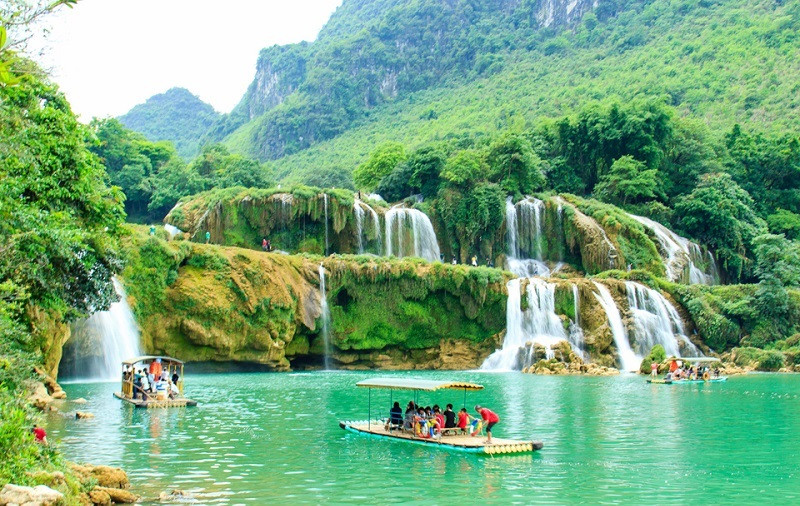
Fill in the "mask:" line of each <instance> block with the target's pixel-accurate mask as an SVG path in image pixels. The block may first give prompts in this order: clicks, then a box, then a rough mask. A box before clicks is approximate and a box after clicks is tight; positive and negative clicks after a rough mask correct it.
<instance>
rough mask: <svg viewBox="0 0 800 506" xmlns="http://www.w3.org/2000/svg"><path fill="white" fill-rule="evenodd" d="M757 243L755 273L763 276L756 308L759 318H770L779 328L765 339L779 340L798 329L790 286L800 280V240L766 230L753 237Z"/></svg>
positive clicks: (776, 327)
mask: <svg viewBox="0 0 800 506" xmlns="http://www.w3.org/2000/svg"><path fill="white" fill-rule="evenodd" d="M753 244H754V254H755V259H756V262H755V274H756V276H757V277H758V279H759V282H758V289H757V290H756V296H755V308H756V309H757V312H758V317H759V319H760V320H761V319H768V320H770V321H771V323H772V327H771V328H773V329H775V330H777V332H778V335H775V334H774V333H772V334H771V335H769V334H768V335H767V336H766V338H765V340H766V339H769V340H776V339H779V338H780V334H783V335H789V334H790V333H791V332H793V331H794V326H793V324H792V323H791V322H790V321H789V317H790V310H789V293H788V292H787V290H786V288H787V287H796V286H797V285H798V284H799V283H800V243H797V242H792V241H788V240H786V238H785V237H784V236H782V235H774V234H764V235H760V236H758V237H756V238H755V239H753ZM762 326H763V325H762ZM761 334H762V335H763V334H764V333H763V332H762V333H761Z"/></svg>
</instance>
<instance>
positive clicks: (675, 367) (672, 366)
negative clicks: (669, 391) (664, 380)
mask: <svg viewBox="0 0 800 506" xmlns="http://www.w3.org/2000/svg"><path fill="white" fill-rule="evenodd" d="M677 370H678V361H677V360H675V359H674V358H673V359H672V362H670V363H669V372H671V373H673V374H675V371H677Z"/></svg>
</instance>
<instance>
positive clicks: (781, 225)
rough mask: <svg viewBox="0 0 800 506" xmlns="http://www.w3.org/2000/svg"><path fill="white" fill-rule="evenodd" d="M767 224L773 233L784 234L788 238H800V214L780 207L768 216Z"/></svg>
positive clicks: (794, 239)
mask: <svg viewBox="0 0 800 506" xmlns="http://www.w3.org/2000/svg"><path fill="white" fill-rule="evenodd" d="M767 225H769V230H770V232H772V233H773V234H783V235H785V236H786V238H787V239H791V240H793V241H797V240H800V214H798V213H793V212H791V211H787V210H785V209H778V210H776V211H775V212H774V213H773V214H770V215H769V216H767Z"/></svg>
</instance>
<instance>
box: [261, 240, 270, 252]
mask: <svg viewBox="0 0 800 506" xmlns="http://www.w3.org/2000/svg"><path fill="white" fill-rule="evenodd" d="M261 249H262V250H264V251H272V241H270V240H269V239H267V238H266V237H265V238H263V239H262V240H261Z"/></svg>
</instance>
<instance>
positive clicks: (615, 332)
mask: <svg viewBox="0 0 800 506" xmlns="http://www.w3.org/2000/svg"><path fill="white" fill-rule="evenodd" d="M592 283H594V286H595V287H597V290H598V291H599V292H600V293H595V294H594V296H595V298H597V302H599V303H600V306H601V307H602V308H603V310H604V311H605V313H606V318H608V326H609V327H610V328H611V335H612V337H613V338H614V345H615V346H616V347H617V353H618V355H619V362H620V366H621V368H622V370H624V371H636V370H638V369H639V365H640V364H641V362H642V359H641V357H638V356H636V353H634V351H633V350H632V349H631V343H630V341H628V335H627V333H626V332H625V325H624V324H623V323H622V316H620V314H619V309H618V308H617V303H616V302H615V301H614V297H612V296H611V292H610V291H608V288H606V286H605V285H601V284H600V283H598V282H597V281H592Z"/></svg>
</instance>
